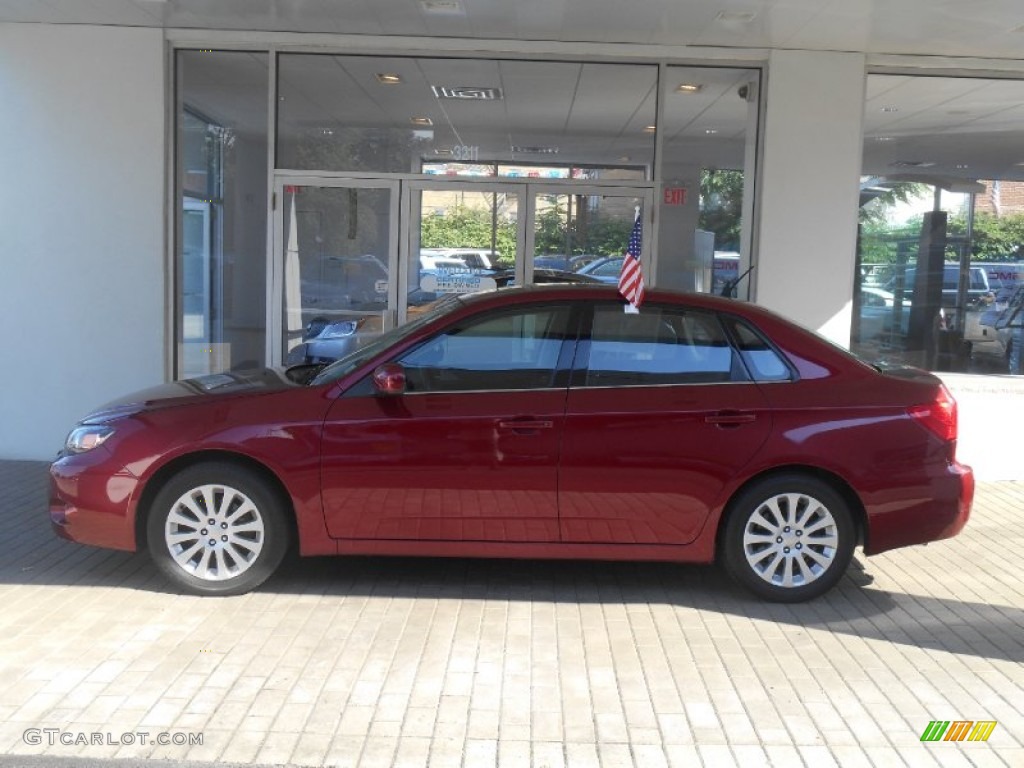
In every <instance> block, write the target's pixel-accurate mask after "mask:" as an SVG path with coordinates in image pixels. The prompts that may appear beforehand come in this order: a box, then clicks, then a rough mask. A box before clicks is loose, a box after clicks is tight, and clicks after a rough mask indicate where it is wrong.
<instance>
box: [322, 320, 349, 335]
mask: <svg viewBox="0 0 1024 768" xmlns="http://www.w3.org/2000/svg"><path fill="white" fill-rule="evenodd" d="M358 327H359V323H358V322H357V321H356V320H341V321H339V322H337V323H331V324H330V325H328V326H326V327H325V328H324V329H323V330H322V331H320V334H319V336H318V338H321V339H343V338H345V337H346V336H351V335H352V334H353V333H355V332H356V328H358Z"/></svg>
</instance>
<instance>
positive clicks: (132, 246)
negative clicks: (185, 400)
mask: <svg viewBox="0 0 1024 768" xmlns="http://www.w3.org/2000/svg"><path fill="white" fill-rule="evenodd" d="M163 50H164V48H163V33H162V31H161V30H154V29H127V28H123V29H118V28H112V27H87V26H49V25H41V24H0V212H2V214H0V222H2V226H0V265H2V267H0V268H2V271H0V328H2V330H0V360H2V361H3V383H2V385H0V386H2V389H0V458H36V459H40V458H51V457H52V456H53V455H54V453H55V452H56V451H57V449H58V448H59V447H60V445H61V444H62V441H63V439H64V436H65V434H66V433H67V431H68V429H69V428H70V427H71V426H72V425H73V424H74V422H75V421H76V420H77V419H79V418H81V417H82V416H83V415H84V414H85V413H86V412H87V411H89V410H90V409H92V408H93V407H95V406H97V405H100V404H102V403H103V402H106V401H108V400H110V399H112V398H114V397H116V396H118V395H120V394H123V393H125V392H128V391H131V390H134V389H138V388H140V387H143V386H149V385H151V384H154V383H157V382H159V381H162V380H163V378H164V350H165V340H164V322H165V297H164V286H165V279H164V259H163V252H164V74H163V68H164V59H163Z"/></svg>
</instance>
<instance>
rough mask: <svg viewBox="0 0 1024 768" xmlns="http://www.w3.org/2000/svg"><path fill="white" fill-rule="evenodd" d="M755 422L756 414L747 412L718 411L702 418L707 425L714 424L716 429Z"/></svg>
mask: <svg viewBox="0 0 1024 768" xmlns="http://www.w3.org/2000/svg"><path fill="white" fill-rule="evenodd" d="M756 420H757V414H754V413H750V412H749V411H719V412H718V413H712V414H711V415H709V416H705V417H704V421H705V422H706V423H707V424H714V425H715V426H716V427H738V426H740V425H742V424H750V423H751V422H753V421H756Z"/></svg>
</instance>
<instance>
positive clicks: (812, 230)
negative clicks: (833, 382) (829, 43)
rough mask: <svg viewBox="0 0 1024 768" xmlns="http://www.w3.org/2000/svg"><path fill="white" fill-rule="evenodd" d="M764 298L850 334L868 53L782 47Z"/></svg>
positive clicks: (769, 148)
mask: <svg viewBox="0 0 1024 768" xmlns="http://www.w3.org/2000/svg"><path fill="white" fill-rule="evenodd" d="M768 62H769V64H768V78H767V85H768V87H767V92H766V95H765V109H766V115H765V125H764V165H763V167H762V176H761V185H760V187H761V195H760V207H761V216H760V226H759V230H758V242H757V254H758V266H757V269H756V270H755V275H754V277H755V286H756V294H755V300H756V301H757V303H758V304H761V305H763V306H765V307H768V308H769V309H772V310H775V311H776V312H779V313H781V314H783V315H785V316H786V317H789V318H790V319H793V320H796V321H797V322H799V323H801V324H802V325H804V326H806V327H808V328H811V329H812V330H815V331H818V332H819V333H821V334H822V335H824V336H826V337H828V338H829V339H831V340H832V341H835V342H837V343H839V344H842V345H843V346H849V343H850V318H851V308H852V307H851V305H852V297H853V279H854V266H855V265H854V259H855V255H856V240H857V213H858V203H859V180H860V172H861V153H862V144H863V139H862V133H863V131H862V122H863V113H864V82H865V69H864V64H865V61H864V56H863V55H862V54H853V53H828V52H812V51H773V52H772V53H771V55H770V57H769V60H768Z"/></svg>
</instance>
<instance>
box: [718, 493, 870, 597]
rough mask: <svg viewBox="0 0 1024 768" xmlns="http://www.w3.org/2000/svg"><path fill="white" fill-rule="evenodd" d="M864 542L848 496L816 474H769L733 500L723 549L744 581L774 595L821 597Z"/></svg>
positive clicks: (755, 589) (732, 572)
mask: <svg viewBox="0 0 1024 768" xmlns="http://www.w3.org/2000/svg"><path fill="white" fill-rule="evenodd" d="M855 543H856V527H855V525H854V522H853V517H852V515H851V513H850V509H849V506H848V504H847V503H846V501H845V500H844V499H843V498H842V496H840V494H838V493H837V492H836V491H835V489H834V488H833V487H832V486H830V485H829V484H827V483H825V482H823V481H821V480H819V479H817V478H815V477H811V476H810V475H803V474H797V473H794V474H786V475H777V476H774V477H769V478H765V479H764V480H761V481H759V482H757V483H755V484H753V485H751V486H750V487H748V488H747V489H745V490H744V491H742V492H741V493H740V495H739V496H737V497H736V499H734V501H733V503H732V504H731V505H730V511H729V518H728V520H727V521H726V526H725V532H724V537H723V540H722V549H721V555H722V560H723V563H724V565H725V568H726V570H727V571H728V572H729V574H730V575H731V576H732V577H733V579H735V580H736V581H737V582H738V583H739V584H741V585H742V586H744V587H746V588H747V589H749V590H751V591H752V592H754V593H755V594H757V595H759V596H760V597H762V598H765V599H766V600H773V601H776V602H786V603H795V602H800V601H802V600H810V599H812V598H815V597H818V596H820V595H822V594H824V593H825V592H827V591H828V590H830V589H831V588H832V587H834V586H835V585H836V583H837V582H838V581H839V580H840V579H841V578H842V577H843V574H844V573H845V572H846V569H847V567H848V566H849V564H850V559H851V558H852V556H853V549H854V545H855Z"/></svg>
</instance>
